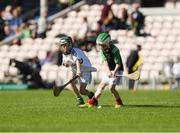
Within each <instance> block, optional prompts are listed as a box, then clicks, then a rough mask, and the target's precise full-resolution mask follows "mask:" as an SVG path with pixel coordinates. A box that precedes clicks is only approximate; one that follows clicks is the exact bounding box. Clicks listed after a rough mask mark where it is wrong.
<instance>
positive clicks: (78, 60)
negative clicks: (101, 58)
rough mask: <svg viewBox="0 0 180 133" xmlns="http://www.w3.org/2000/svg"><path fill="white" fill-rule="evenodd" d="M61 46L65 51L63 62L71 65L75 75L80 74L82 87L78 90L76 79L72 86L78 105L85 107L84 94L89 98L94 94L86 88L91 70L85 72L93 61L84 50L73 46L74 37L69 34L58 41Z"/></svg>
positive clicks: (67, 65) (89, 80)
mask: <svg viewBox="0 0 180 133" xmlns="http://www.w3.org/2000/svg"><path fill="white" fill-rule="evenodd" d="M58 45H59V48H60V49H61V51H62V53H63V60H62V64H63V65H64V66H65V67H71V68H72V72H73V76H75V75H78V76H79V82H80V88H79V90H78V88H77V86H76V83H75V81H73V82H71V86H72V88H73V91H74V93H75V95H76V96H77V100H78V106H79V107H81V106H82V107H83V105H84V104H85V102H84V100H83V98H82V97H81V94H82V95H87V96H88V97H89V98H92V97H93V96H94V93H93V92H90V91H88V90H87V89H86V86H87V84H88V83H90V82H91V72H90V71H89V72H83V71H84V70H83V69H84V68H90V67H91V66H92V65H91V62H90V61H89V59H88V57H87V56H86V55H85V54H84V53H83V51H82V50H80V49H78V48H73V46H72V45H73V43H72V38H71V37H69V36H66V35H64V36H62V37H60V39H59V42H58Z"/></svg>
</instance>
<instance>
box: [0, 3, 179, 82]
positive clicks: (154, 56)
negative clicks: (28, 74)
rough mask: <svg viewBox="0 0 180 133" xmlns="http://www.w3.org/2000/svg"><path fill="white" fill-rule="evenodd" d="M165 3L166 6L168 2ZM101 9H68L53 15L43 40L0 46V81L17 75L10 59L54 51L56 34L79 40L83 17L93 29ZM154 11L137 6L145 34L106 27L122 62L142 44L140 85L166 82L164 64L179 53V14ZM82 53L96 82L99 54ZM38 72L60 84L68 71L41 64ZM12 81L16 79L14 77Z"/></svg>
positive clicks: (115, 8) (117, 7)
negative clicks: (115, 40) (59, 14)
mask: <svg viewBox="0 0 180 133" xmlns="http://www.w3.org/2000/svg"><path fill="white" fill-rule="evenodd" d="M167 4H168V3H167ZM122 6H124V4H113V6H112V10H113V12H114V14H115V15H116V16H118V15H119V14H118V13H119V10H120V9H121V7H122ZM167 6H168V7H169V6H170V5H167ZM177 7H178V5H177ZM126 8H127V9H129V8H130V5H126ZM101 9H102V5H99V4H93V5H88V4H84V5H82V6H80V8H79V9H78V10H70V11H68V12H67V13H66V15H62V16H60V17H57V18H55V19H54V18H53V24H52V26H51V29H50V30H48V31H47V33H46V36H47V37H46V38H45V39H41V38H36V39H32V38H25V39H22V41H21V43H22V44H21V45H20V46H18V45H2V46H0V63H1V67H0V82H1V83H8V82H10V81H12V79H11V78H8V77H13V78H15V75H18V70H17V68H15V67H12V66H10V67H9V60H10V59H11V58H16V59H18V60H20V61H23V60H25V59H27V58H33V57H35V56H37V57H39V59H40V60H44V59H45V58H46V54H47V52H48V51H53V52H55V51H56V46H55V43H56V41H57V40H56V37H57V36H58V35H59V34H68V35H70V36H72V37H74V36H77V38H78V39H80V38H81V37H82V36H83V35H81V34H79V33H80V32H79V31H80V30H81V26H82V24H83V18H84V17H87V19H88V23H89V25H90V27H91V29H93V28H94V29H96V26H97V21H98V20H99V19H100V15H101V14H100V13H101ZM153 10H154V9H153ZM158 10H159V12H156V13H154V12H155V11H152V12H151V9H148V10H146V9H141V11H142V12H143V13H144V14H145V15H146V18H145V28H144V32H145V33H148V35H147V36H134V34H133V33H132V31H128V30H120V29H119V30H110V32H109V33H110V34H111V36H112V38H113V39H117V40H118V41H119V45H118V48H119V49H120V51H121V54H122V60H123V63H124V64H125V61H126V59H127V56H128V55H129V52H130V50H132V49H134V48H135V47H136V44H141V45H142V51H141V56H142V58H143V66H142V70H141V80H140V82H141V83H142V84H144V83H147V84H154V82H155V81H156V82H159V83H160V82H164V81H166V80H164V79H163V80H160V79H161V78H160V77H161V74H162V73H163V72H162V70H163V65H164V63H165V62H166V61H167V60H168V59H169V58H171V59H173V60H174V61H175V60H176V58H177V57H178V56H180V53H179V51H180V45H179V43H180V31H179V28H180V25H179V23H180V16H179V15H177V14H176V13H177V12H175V13H174V12H173V11H172V12H169V13H168V14H166V13H167V12H165V13H164V14H163V13H162V12H163V10H164V11H166V9H164V8H163V9H158ZM86 54H87V55H88V57H89V58H90V60H91V62H92V64H93V66H95V67H96V68H97V69H98V72H97V73H93V83H96V82H98V81H99V80H100V79H101V77H102V74H103V71H102V70H101V67H102V65H101V64H100V60H97V59H99V54H98V52H97V51H96V50H95V49H92V50H91V51H90V52H86ZM62 73H63V74H62ZM40 74H41V76H42V79H43V80H44V81H46V82H54V81H55V80H57V82H58V83H63V82H64V81H66V79H67V77H68V74H69V71H68V69H65V68H63V67H62V66H58V65H56V64H54V63H50V64H45V65H43V66H42V69H41V72H40ZM16 78H17V77H16ZM14 81H16V82H19V81H18V80H17V79H16V80H14ZM152 82H153V83H152Z"/></svg>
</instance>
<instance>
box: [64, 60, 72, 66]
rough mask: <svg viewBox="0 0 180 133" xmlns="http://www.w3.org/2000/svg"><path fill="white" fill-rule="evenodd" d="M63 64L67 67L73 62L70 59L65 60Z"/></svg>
mask: <svg viewBox="0 0 180 133" xmlns="http://www.w3.org/2000/svg"><path fill="white" fill-rule="evenodd" d="M63 65H64V66H65V67H70V66H71V65H72V63H71V62H70V61H65V62H64V63H63Z"/></svg>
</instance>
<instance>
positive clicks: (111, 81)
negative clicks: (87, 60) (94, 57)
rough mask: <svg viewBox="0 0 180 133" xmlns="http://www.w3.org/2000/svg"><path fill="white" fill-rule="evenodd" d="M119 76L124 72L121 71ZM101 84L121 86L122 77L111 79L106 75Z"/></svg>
mask: <svg viewBox="0 0 180 133" xmlns="http://www.w3.org/2000/svg"><path fill="white" fill-rule="evenodd" d="M117 74H118V75H122V74H123V71H119V72H118V73H117ZM101 82H102V83H104V84H109V85H118V84H120V83H121V82H122V77H121V76H118V77H115V78H109V76H108V75H107V74H106V75H104V77H103V79H102V80H101Z"/></svg>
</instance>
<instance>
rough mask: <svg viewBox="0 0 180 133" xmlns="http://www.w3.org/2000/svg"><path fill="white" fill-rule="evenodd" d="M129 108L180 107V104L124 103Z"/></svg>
mask: <svg viewBox="0 0 180 133" xmlns="http://www.w3.org/2000/svg"><path fill="white" fill-rule="evenodd" d="M124 107H128V108H180V105H124Z"/></svg>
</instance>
